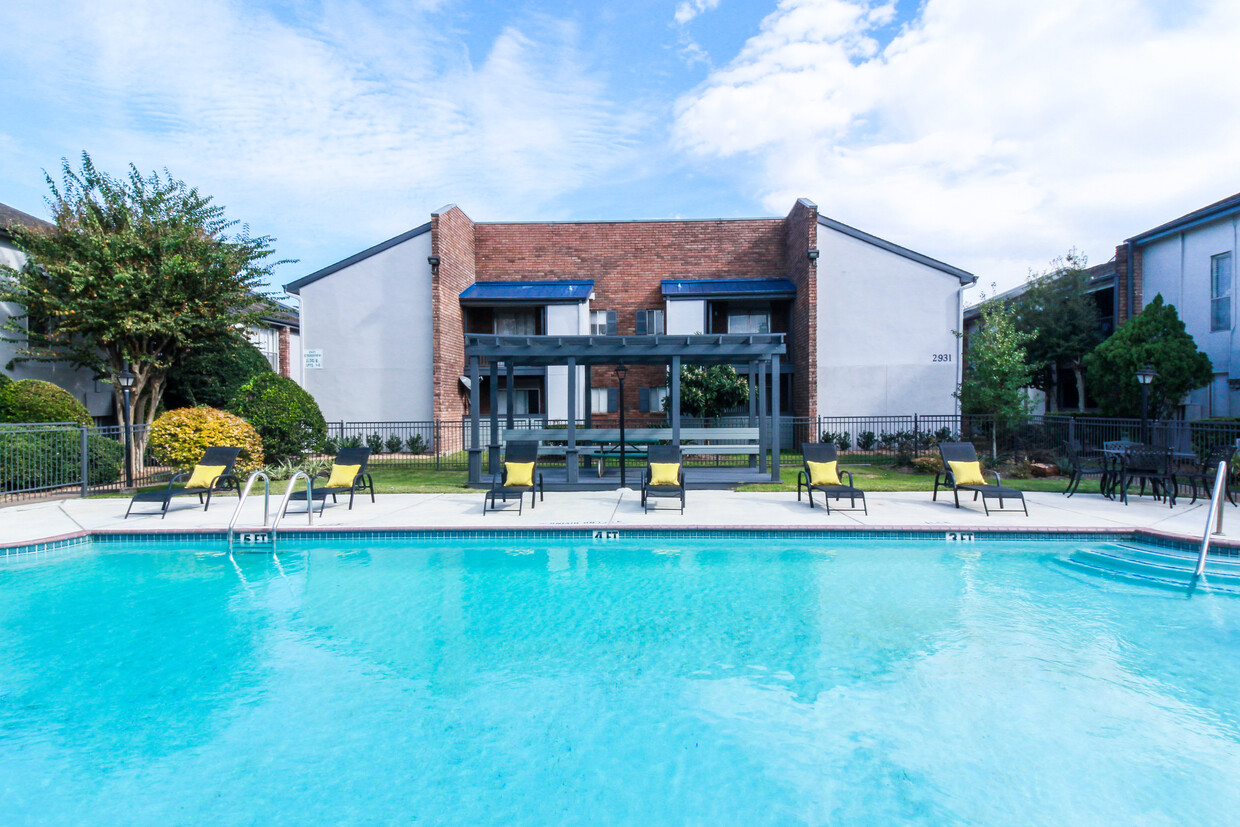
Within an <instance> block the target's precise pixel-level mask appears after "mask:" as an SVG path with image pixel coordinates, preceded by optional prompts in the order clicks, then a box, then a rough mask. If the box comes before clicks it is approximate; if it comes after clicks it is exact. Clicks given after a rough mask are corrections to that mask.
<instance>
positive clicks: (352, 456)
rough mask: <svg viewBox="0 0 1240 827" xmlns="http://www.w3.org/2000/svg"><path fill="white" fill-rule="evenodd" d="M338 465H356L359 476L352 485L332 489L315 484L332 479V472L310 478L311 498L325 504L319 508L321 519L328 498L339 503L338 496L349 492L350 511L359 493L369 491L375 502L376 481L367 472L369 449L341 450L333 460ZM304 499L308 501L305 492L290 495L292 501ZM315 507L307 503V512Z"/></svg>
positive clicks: (320, 473)
mask: <svg viewBox="0 0 1240 827" xmlns="http://www.w3.org/2000/svg"><path fill="white" fill-rule="evenodd" d="M337 465H356V466H358V469H357V474H356V475H354V477H353V483H352V484H351V485H337V486H334V487H332V488H328V487H327V485H326V484H324V485H322V486H320V485H317V484H316V483H315V482H314V481H315V480H317V479H320V478H321V479H324V480H328V479H331V476H332V472H331V471H330V470H328V471H320V472H318V473H317V474H315V475H314V476H313V477H311V478H310V485H309V486H308V488H309V489H310V490H311V491H312V492H313V493H312V494H311V495H310V496H311V497H312V499H314V500H322V501H323V504H322V505H320V506H319V516H320V517H321V516H323V509H325V508H327V498H328V496H330V497H331V498H332V503H333V504H334V503H336V502H338V500H337V499H336V496H337V495H338V494H344V493H345V492H346V491H347V492H348V493H349V510H350V511H352V510H353V498H354V497H355V496H357V492H359V491H369V492H370V501H371V502H372V503H373V502H374V501H375V481H374V479H373V478H372V477H371V476H370V472H369V471H368V470H367V469H368V468H369V466H370V449H369V448H341V449H340V451H339V452H337V454H336V456H335V457H333V458H332V466H333V467H335V466H337ZM304 499H306V492H305V491H294V492H293V493H292V494H291V495H289V500H290V501H292V500H304ZM313 507H314V505H313V503H312V502H307V503H306V510H307V511H309V510H311V509H312V508H313Z"/></svg>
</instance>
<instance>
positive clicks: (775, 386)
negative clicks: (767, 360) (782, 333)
mask: <svg viewBox="0 0 1240 827" xmlns="http://www.w3.org/2000/svg"><path fill="white" fill-rule="evenodd" d="M779 481H780V478H779V354H778V353H775V354H772V356H771V482H779Z"/></svg>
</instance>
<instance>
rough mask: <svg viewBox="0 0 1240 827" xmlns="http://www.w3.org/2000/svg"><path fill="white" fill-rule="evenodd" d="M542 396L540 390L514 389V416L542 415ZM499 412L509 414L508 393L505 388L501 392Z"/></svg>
mask: <svg viewBox="0 0 1240 827" xmlns="http://www.w3.org/2000/svg"><path fill="white" fill-rule="evenodd" d="M540 399H541V394H540V393H539V391H538V388H513V389H512V412H513V414H514V415H523V414H536V413H541V412H542V410H541V407H540V405H539V400H540ZM499 412H500V414H503V415H506V414H507V413H508V393H507V391H505V390H504V389H503V388H501V389H500V392H499Z"/></svg>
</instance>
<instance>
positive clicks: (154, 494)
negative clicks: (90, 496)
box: [125, 446, 241, 520]
mask: <svg viewBox="0 0 1240 827" xmlns="http://www.w3.org/2000/svg"><path fill="white" fill-rule="evenodd" d="M240 455H241V449H240V448H235V447H232V446H218V447H214V446H213V447H211V448H208V449H207V450H206V451H205V452H204V453H203V455H202V459H201V460H199V462H198V464H197V465H195V466H194V470H193V471H183V472H181V473H180V474H177V475H175V476H174V477H173V478H172V479H170V480H169V481H168V486H167V487H166V488H160V489H158V490H155V491H139V492H138V493H137V494H134V495H133V499H131V500H130V501H129V508H127V509H126V510H125V519H126V520H128V519H129V512H130V511H133V506H134V503H159V505H160V510H161V511H162V512H163V513H162V515H161V516H160V519H161V520H162V519H164V517H167V516H168V506H169V505H171V503H172V498H173V497H184V496H188V495H190V494H197V495H198V502H200V503H202V502H203V497H204V495H205V497H206V502H205V504H204V505H203V508H202V510H203V511H207V510H209V509H210V508H211V495H212V494H214V493H215V492H216V491H236V490H237V489H238V488H239V487H240V486H239V485H238V483H237V478H236V477H235V476H234V475H233V466H235V465H236V464H237V457H238V456H240ZM178 483H180V487H178Z"/></svg>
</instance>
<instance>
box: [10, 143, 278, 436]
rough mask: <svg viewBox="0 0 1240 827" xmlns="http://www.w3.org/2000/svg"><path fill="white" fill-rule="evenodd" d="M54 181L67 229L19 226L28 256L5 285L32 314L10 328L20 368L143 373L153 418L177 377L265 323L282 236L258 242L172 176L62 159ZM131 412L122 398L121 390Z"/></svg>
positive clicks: (144, 418)
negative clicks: (200, 355) (53, 365)
mask: <svg viewBox="0 0 1240 827" xmlns="http://www.w3.org/2000/svg"><path fill="white" fill-rule="evenodd" d="M62 166H63V170H62V171H63V180H62V182H61V183H60V184H59V185H58V184H57V183H56V182H55V181H53V180H52V177H51V176H50V175H45V178H46V180H47V184H48V187H49V188H50V189H51V195H50V196H49V198H48V205H49V207H50V208H51V211H52V215H53V218H54V221H55V228H54V229H51V230H46V231H45V230H40V229H36V228H23V227H13V228H12V229H11V232H12V235H13V237H14V242H15V243H16V245H17V246H18V248H19V249H21V250H22V251H24V252H25V253H26V254H27V257H28V261H27V263H26V265H25V267H24V268H23V269H22V270H21V271H14V270H11V269H8V270H7V271H6V272H5V273H4V276H5V278H3V279H0V301H11V302H16V303H18V304H20V305H22V306H23V307H24V308H25V313H26V315H25V316H17V317H14V318H12V319H10V320H9V322H8V323H7V324H6V325H5V331H6V333H7V334H8V335H7V336H6V338H8V339H9V340H10V341H14V342H17V343H19V344H20V345H21V350H20V351H19V354H18V359H19V360H37V361H63V362H69V363H71V364H73V365H76V366H78V367H82V368H85V369H87V370H91V371H94V373H95V375H96V376H97V377H99V378H104V379H108V378H111V377H113V376H116V375H117V374H118V373H120V372H121V371H122V370H124V368H125V367H126V366H129V368H130V370H132V371H133V372H134V374H136V376H137V379H136V381H135V384H134V390H133V394H132V408H133V421H134V422H135V423H142V422H149V421H151V420H152V419H153V417H154V415H155V412H156V409H157V408H158V406H159V403H160V399H161V398H162V396H163V392H164V388H165V383H166V381H167V376H168V371H169V369H170V368H171V367H172V366H173V365H175V364H177V363H178V362H179V361H180V360H181V359H182V358H183V357H184V356H185V355H186V354H188V353H190V352H192V351H194V350H195V349H197V348H200V347H209V346H211V345H212V344H213V343H217V342H219V341H220V340H221V339H222V338H223V337H225V336H227V335H228V333H229V332H230V330H232V329H235V328H237V327H241V326H248V325H251V324H254V323H256V322H257V320H258V318H259V315H260V312H261V305H260V304H258V303H256V293H257V292H258V291H259V290H260V288H261V287H262V286H263V282H264V280H265V278H266V277H267V276H268V275H270V273H271V271H272V268H273V267H274V266H275V265H276V264H280V263H283V262H270V263H268V259H269V258H270V257H271V255H272V253H273V250H272V248H271V246H270V245H271V242H272V239H270V238H269V237H266V236H262V237H258V238H252V237H251V236H250V235H249V230H248V228H246V227H242V228H241V231H240V233H238V234H235V235H230V234H229V233H230V232H231V231H232V230H233V228H234V227H236V225H237V222H236V221H229V220H227V219H226V218H225V217H224V209H223V208H222V207H219V206H217V205H215V204H213V203H212V199H211V198H210V197H209V196H204V195H202V194H200V193H199V192H198V190H197V189H196V188H193V187H189V186H187V185H186V184H185V183H184V182H182V181H178V180H176V179H174V178H172V176H171V175H170V174H169V173H168V171H167V170H165V171H164V173H163V174H162V175H161V174H159V173H154V172H153V173H151V175H150V176H147V177H143V175H142V174H141V173H139V172H138V170H137V168H136V167H134V166H133V165H132V164H131V165H130V167H129V172H128V174H127V175H126V176H124V177H122V178H115V177H112V176H110V175H108V174H107V173H104V172H101V171H99V170H98V169H96V168H95V165H94V163H93V162H92V161H91V158H90V156H89V155H88V154H87V153H85V152H83V153H82V165H81V169H80V170H74V169H73V168H72V167H71V166H70V165H69V162H68V161H67V160H65V161H63V162H62ZM114 392H115V394H116V405H117V409H118V411H119V409H120V405H121V401H120V399H121V397H120V390H119V388H114Z"/></svg>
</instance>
